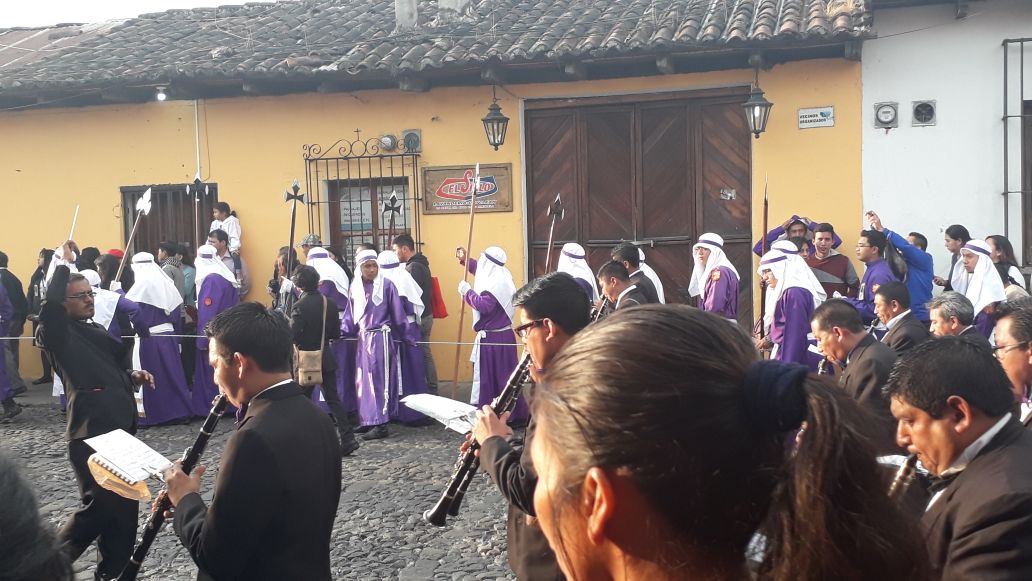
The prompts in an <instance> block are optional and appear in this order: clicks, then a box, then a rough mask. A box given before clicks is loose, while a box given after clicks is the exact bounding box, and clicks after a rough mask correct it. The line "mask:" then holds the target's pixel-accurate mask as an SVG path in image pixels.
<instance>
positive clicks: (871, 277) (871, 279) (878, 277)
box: [846, 230, 898, 325]
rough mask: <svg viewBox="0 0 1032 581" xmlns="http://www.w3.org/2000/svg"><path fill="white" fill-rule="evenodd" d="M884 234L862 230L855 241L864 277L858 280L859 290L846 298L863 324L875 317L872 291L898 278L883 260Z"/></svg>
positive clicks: (867, 323) (868, 322)
mask: <svg viewBox="0 0 1032 581" xmlns="http://www.w3.org/2000/svg"><path fill="white" fill-rule="evenodd" d="M885 243H886V238H885V235H884V234H882V233H881V232H879V231H877V230H863V231H862V232H860V240H858V241H857V243H856V257H857V259H858V260H860V262H863V263H864V265H865V266H866V268H865V270H864V278H863V280H861V281H860V290H859V291H858V292H857V296H856V298H855V299H846V300H847V301H849V303H850V304H852V305H853V306H854V307H856V310H857V311H859V312H860V318H861V319H863V322H864V324H865V325H869V324H870V323H871V321H873V320H874V319H875V314H874V293H875V292H877V291H878V287H880V286H881V285H883V284H885V283H887V282H892V281H894V280H898V279H897V278H896V275H895V274H893V273H892V269H891V268H889V263H888V262H885V260H884V255H885Z"/></svg>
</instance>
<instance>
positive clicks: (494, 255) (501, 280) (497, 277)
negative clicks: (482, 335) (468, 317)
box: [473, 246, 516, 325]
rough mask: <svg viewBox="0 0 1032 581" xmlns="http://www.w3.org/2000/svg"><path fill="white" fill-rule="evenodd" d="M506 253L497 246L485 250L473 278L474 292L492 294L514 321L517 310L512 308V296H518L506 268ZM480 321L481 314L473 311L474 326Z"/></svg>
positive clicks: (510, 274) (478, 261)
mask: <svg viewBox="0 0 1032 581" xmlns="http://www.w3.org/2000/svg"><path fill="white" fill-rule="evenodd" d="M508 258H509V257H508V256H506V255H505V251H504V250H502V249H501V248H499V247H497V246H489V247H487V248H486V249H484V252H483V253H481V254H480V258H479V259H478V260H477V275H476V276H475V277H474V278H473V291H474V292H476V293H477V294H480V293H482V292H484V291H487V292H489V293H491V295H492V296H494V298H495V299H497V300H498V304H500V305H502V308H503V309H505V314H506V315H508V316H509V320H512V316H513V314H515V312H516V309H515V307H513V306H512V295H514V294H516V284H515V283H513V282H512V273H511V272H509V269H508V268H505V262H506V261H507V260H508ZM479 320H480V313H478V312H477V310H476V309H473V324H474V325H476V324H477V321H479Z"/></svg>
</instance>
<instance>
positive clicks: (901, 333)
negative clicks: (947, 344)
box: [882, 313, 931, 355]
mask: <svg viewBox="0 0 1032 581" xmlns="http://www.w3.org/2000/svg"><path fill="white" fill-rule="evenodd" d="M930 337H931V335H930V334H929V333H928V325H925V324H924V323H922V322H921V321H918V320H917V317H915V316H914V313H907V314H906V315H903V316H902V317H900V319H899V320H898V321H896V324H895V325H893V326H892V328H891V329H889V332H888V333H885V336H884V337H882V343H885V344H886V345H888V346H889V347H890V348H891V349H892V350H893V351H895V352H896V354H897V355H902V354H903V353H905V352H906V351H907V349H910V348H911V347H913V346H914V345H918V344H920V343H924V342H925V341H927V340H928V339H929V338H930Z"/></svg>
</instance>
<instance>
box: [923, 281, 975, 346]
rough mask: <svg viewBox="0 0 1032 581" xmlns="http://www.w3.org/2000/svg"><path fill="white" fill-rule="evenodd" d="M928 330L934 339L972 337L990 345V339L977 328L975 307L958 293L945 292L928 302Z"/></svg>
mask: <svg viewBox="0 0 1032 581" xmlns="http://www.w3.org/2000/svg"><path fill="white" fill-rule="evenodd" d="M926 306H927V307H928V317H929V318H930V319H931V325H930V326H929V327H928V330H929V331H930V332H931V333H932V337H937V338H938V337H953V336H960V337H970V338H971V339H972V340H974V341H979V342H982V343H984V344H985V345H989V339H986V337H985V335H983V334H981V333H980V332H978V328H977V327H975V307H974V305H972V304H971V301H970V300H968V298H967V297H966V296H964V295H963V294H961V293H958V292H957V291H943V292H942V293H940V294H939V296H937V297H935V298H933V299H932V300H930V301H928V304H927V305H926Z"/></svg>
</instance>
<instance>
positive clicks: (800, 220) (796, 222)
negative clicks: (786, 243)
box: [785, 218, 806, 234]
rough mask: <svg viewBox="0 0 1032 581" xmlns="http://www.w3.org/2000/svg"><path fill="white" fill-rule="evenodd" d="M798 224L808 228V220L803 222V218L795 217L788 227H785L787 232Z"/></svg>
mask: <svg viewBox="0 0 1032 581" xmlns="http://www.w3.org/2000/svg"><path fill="white" fill-rule="evenodd" d="M796 224H799V225H800V226H802V227H803V229H806V222H803V220H802V218H794V219H793V220H792V221H791V222H789V223H788V227H787V228H785V233H786V234H787V233H788V231H789V230H791V229H792V226H795V225H796Z"/></svg>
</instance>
